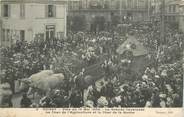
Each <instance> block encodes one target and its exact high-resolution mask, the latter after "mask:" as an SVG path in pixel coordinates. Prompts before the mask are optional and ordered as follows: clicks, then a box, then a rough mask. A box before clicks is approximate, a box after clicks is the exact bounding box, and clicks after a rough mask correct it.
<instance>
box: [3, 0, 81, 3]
mask: <svg viewBox="0 0 184 117" xmlns="http://www.w3.org/2000/svg"><path fill="white" fill-rule="evenodd" d="M0 1H1V2H3V3H66V2H68V1H79V0H0Z"/></svg>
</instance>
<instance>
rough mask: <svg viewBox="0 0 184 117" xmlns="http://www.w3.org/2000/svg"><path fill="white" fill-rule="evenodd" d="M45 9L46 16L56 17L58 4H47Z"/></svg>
mask: <svg viewBox="0 0 184 117" xmlns="http://www.w3.org/2000/svg"><path fill="white" fill-rule="evenodd" d="M45 11H46V17H56V6H54V5H46V7H45Z"/></svg>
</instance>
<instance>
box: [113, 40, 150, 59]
mask: <svg viewBox="0 0 184 117" xmlns="http://www.w3.org/2000/svg"><path fill="white" fill-rule="evenodd" d="M127 50H128V51H131V52H133V55H134V56H142V55H146V54H148V51H147V49H146V48H145V47H144V46H143V45H142V43H141V42H139V41H138V40H137V39H136V38H135V37H134V36H129V37H128V39H127V40H126V41H125V42H124V43H123V44H121V45H120V46H119V47H118V49H117V50H116V52H117V53H118V54H123V53H124V52H125V51H127Z"/></svg>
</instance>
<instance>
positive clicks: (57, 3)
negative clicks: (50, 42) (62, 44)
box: [0, 0, 67, 46]
mask: <svg viewBox="0 0 184 117" xmlns="http://www.w3.org/2000/svg"><path fill="white" fill-rule="evenodd" d="M0 7H1V8H0V9H1V19H0V20H1V21H2V31H1V34H2V35H1V45H4V46H10V45H11V44H12V43H15V42H16V41H17V40H25V41H31V40H33V39H34V38H43V39H51V38H55V37H57V38H60V37H62V36H64V35H66V15H67V14H66V2H65V1H63V0H53V1H52V0H50V1H49V2H48V1H46V0H14V1H11V0H6V1H3V2H1V5H0Z"/></svg>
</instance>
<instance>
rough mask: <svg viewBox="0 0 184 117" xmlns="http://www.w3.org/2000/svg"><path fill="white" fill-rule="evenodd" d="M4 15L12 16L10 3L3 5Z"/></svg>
mask: <svg viewBox="0 0 184 117" xmlns="http://www.w3.org/2000/svg"><path fill="white" fill-rule="evenodd" d="M2 16H3V17H10V5H8V4H4V5H3V9H2Z"/></svg>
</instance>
